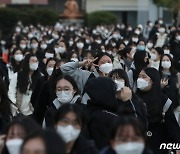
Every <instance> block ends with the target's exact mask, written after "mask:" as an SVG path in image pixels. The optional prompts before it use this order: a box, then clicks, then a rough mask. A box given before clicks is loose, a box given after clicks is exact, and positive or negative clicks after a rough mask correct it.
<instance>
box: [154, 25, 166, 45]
mask: <svg viewBox="0 0 180 154" xmlns="http://www.w3.org/2000/svg"><path fill="white" fill-rule="evenodd" d="M155 37H156V38H154V40H155V43H154V44H155V47H162V46H163V45H164V44H167V42H168V40H167V39H168V38H167V34H166V28H165V27H164V26H163V25H161V26H160V27H159V29H158V33H156V36H155Z"/></svg>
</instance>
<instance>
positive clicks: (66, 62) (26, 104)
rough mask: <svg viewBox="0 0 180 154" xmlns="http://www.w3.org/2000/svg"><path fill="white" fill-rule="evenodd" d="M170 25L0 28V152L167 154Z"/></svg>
mask: <svg viewBox="0 0 180 154" xmlns="http://www.w3.org/2000/svg"><path fill="white" fill-rule="evenodd" d="M162 143H175V144H176V143H177V144H178V143H180V26H173V25H172V26H169V27H168V26H167V25H166V24H165V23H164V22H163V19H162V18H159V19H158V20H157V21H155V23H152V22H151V21H148V22H147V24H146V25H141V24H139V25H137V26H136V27H132V26H131V25H125V24H116V25H108V26H107V25H98V26H96V27H94V28H88V27H76V26H75V25H70V26H63V24H61V23H59V22H57V23H56V24H55V25H54V26H43V25H40V24H38V25H37V26H34V25H28V26H24V25H23V24H22V22H18V23H17V25H16V27H14V30H13V33H12V34H7V35H5V36H3V37H2V38H0V152H1V153H2V154H173V153H174V154H175V153H178V152H179V151H178V149H173V148H172V149H171V148H168V149H160V145H161V144H162Z"/></svg>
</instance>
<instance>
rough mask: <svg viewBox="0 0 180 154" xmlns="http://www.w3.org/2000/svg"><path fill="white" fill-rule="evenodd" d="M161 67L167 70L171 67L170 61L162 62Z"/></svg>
mask: <svg viewBox="0 0 180 154" xmlns="http://www.w3.org/2000/svg"><path fill="white" fill-rule="evenodd" d="M161 65H162V67H163V68H165V69H169V68H170V67H171V62H170V61H162V63H161Z"/></svg>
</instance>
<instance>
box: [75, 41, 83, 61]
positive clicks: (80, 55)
mask: <svg viewBox="0 0 180 154" xmlns="http://www.w3.org/2000/svg"><path fill="white" fill-rule="evenodd" d="M76 51H77V53H78V59H79V60H80V61H82V60H83V51H84V42H83V40H82V39H79V40H77V42H76Z"/></svg>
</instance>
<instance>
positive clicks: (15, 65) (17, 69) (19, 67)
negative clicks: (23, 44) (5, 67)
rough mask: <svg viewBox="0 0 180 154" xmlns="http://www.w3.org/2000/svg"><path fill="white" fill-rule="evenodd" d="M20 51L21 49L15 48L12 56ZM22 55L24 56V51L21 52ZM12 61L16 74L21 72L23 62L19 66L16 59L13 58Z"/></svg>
mask: <svg viewBox="0 0 180 154" xmlns="http://www.w3.org/2000/svg"><path fill="white" fill-rule="evenodd" d="M18 50H19V51H21V49H20V48H15V49H14V50H13V51H12V54H11V56H14V54H15V53H16V51H18ZM21 53H22V54H23V52H22V51H21ZM10 61H11V65H12V69H13V71H14V73H15V72H18V71H20V69H21V64H22V61H21V62H20V63H19V64H17V63H16V61H15V59H14V57H11V59H10Z"/></svg>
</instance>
